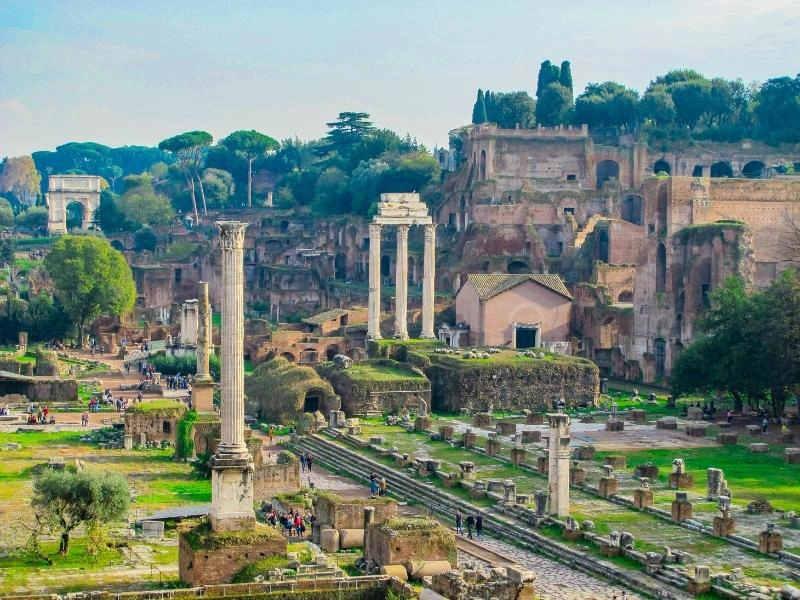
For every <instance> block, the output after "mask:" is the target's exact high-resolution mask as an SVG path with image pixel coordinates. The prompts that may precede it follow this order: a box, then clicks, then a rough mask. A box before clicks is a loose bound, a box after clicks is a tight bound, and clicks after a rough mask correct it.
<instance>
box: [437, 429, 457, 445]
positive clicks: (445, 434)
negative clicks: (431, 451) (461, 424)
mask: <svg viewBox="0 0 800 600" xmlns="http://www.w3.org/2000/svg"><path fill="white" fill-rule="evenodd" d="M454 433H455V431H454V429H453V427H452V426H451V425H442V426H441V427H439V438H440V439H441V440H442V441H445V442H449V441H451V440H452V439H453V435H454Z"/></svg>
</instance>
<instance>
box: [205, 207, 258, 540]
mask: <svg viewBox="0 0 800 600" xmlns="http://www.w3.org/2000/svg"><path fill="white" fill-rule="evenodd" d="M217 227H219V230H220V248H221V249H222V365H221V371H222V373H221V379H222V407H221V411H220V419H221V425H222V436H221V440H220V444H219V447H218V448H217V452H216V454H215V455H214V457H213V458H212V459H211V468H212V480H211V510H210V511H209V515H208V516H209V520H210V522H211V527H212V528H213V529H214V531H231V530H239V529H248V528H251V527H253V526H254V525H255V513H254V512H253V478H252V473H253V459H252V457H251V456H250V452H249V451H248V449H247V446H246V445H245V442H244V269H243V257H244V230H245V228H246V227H247V223H240V222H238V221H221V222H218V223H217Z"/></svg>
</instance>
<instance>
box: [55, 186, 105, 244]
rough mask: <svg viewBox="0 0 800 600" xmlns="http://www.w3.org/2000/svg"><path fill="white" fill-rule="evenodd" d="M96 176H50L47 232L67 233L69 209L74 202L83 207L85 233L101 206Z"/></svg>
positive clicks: (82, 224) (82, 220) (82, 225)
mask: <svg viewBox="0 0 800 600" xmlns="http://www.w3.org/2000/svg"><path fill="white" fill-rule="evenodd" d="M101 181H102V177H97V176H96V175H50V177H49V178H48V180H47V194H46V196H45V197H46V198H47V210H48V217H47V231H48V232H49V233H67V207H68V206H69V205H70V204H72V203H73V202H75V203H78V204H80V205H81V207H82V209H83V211H82V212H83V217H82V219H81V229H83V230H84V231H85V230H87V229H89V226H90V225H91V224H92V221H93V220H94V211H96V210H97V207H98V206H100V182H101Z"/></svg>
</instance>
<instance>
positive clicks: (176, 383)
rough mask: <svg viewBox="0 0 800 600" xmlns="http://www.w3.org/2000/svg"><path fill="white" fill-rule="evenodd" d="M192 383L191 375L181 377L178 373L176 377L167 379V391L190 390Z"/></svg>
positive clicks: (172, 376)
mask: <svg viewBox="0 0 800 600" xmlns="http://www.w3.org/2000/svg"><path fill="white" fill-rule="evenodd" d="M151 366H152V365H151ZM191 383H192V376H191V375H181V374H180V373H177V374H176V375H170V376H168V377H167V389H169V390H188V389H189V385H190V384H191Z"/></svg>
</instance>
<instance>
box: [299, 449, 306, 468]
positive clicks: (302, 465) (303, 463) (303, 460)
mask: <svg viewBox="0 0 800 600" xmlns="http://www.w3.org/2000/svg"><path fill="white" fill-rule="evenodd" d="M300 469H301V472H302V473H305V472H306V455H305V453H304V452H301V453H300Z"/></svg>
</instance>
